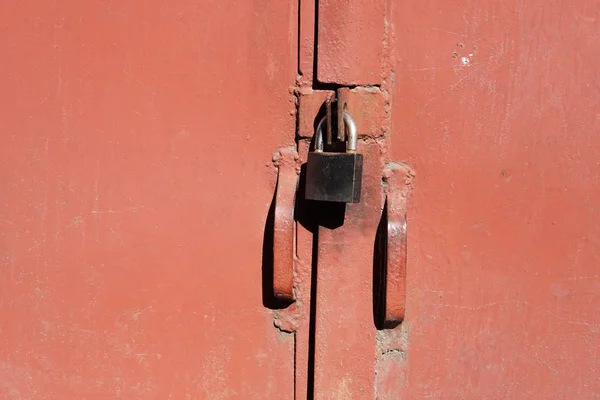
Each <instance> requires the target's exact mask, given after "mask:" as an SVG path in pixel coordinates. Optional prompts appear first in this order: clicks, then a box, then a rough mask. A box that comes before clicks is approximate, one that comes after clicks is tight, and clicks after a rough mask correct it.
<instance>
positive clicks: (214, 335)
mask: <svg viewBox="0 0 600 400" xmlns="http://www.w3.org/2000/svg"><path fill="white" fill-rule="evenodd" d="M295 9H296V7H295V6H294V5H293V4H291V3H289V2H280V1H251V2H239V1H196V0H194V1H188V0H178V1H168V2H164V1H162V2H159V1H144V2H139V1H130V0H127V1H110V0H101V1H95V2H87V1H83V2H82V1H71V0H60V1H53V2H47V1H35V0H27V1H18V2H16V1H5V2H2V3H1V4H0V35H1V36H0V59H1V62H0V79H1V81H0V82H1V84H0V86H1V88H2V89H1V94H0V109H1V114H2V117H1V118H0V133H1V137H2V146H1V150H0V159H1V162H0V199H1V200H0V215H1V218H0V260H1V264H0V265H1V269H0V293H1V294H0V316H1V319H2V324H1V327H0V343H1V346H0V398H2V399H86V398H87V399H101V398H102V399H161V400H163V399H226V398H241V399H279V398H282V399H285V398H291V397H292V395H293V373H294V370H293V368H294V357H293V349H294V343H293V335H290V334H287V333H283V332H280V331H278V330H277V329H275V328H274V327H273V320H272V315H271V311H270V310H269V309H268V308H265V307H264V304H263V300H262V299H261V286H262V276H261V263H262V259H261V258H262V245H263V231H264V227H265V218H266V216H267V211H268V209H269V206H270V203H271V198H272V195H273V191H274V186H275V179H276V170H275V167H274V166H273V165H272V163H271V158H272V153H273V150H274V149H276V148H277V147H279V146H282V145H285V144H293V139H294V116H293V102H292V99H293V95H292V93H290V91H289V87H290V86H292V85H293V83H294V80H295V78H296V63H295V51H296V50H295V49H296V34H295V32H296V30H297V27H296V16H295V15H296V14H295ZM267 305H268V304H267Z"/></svg>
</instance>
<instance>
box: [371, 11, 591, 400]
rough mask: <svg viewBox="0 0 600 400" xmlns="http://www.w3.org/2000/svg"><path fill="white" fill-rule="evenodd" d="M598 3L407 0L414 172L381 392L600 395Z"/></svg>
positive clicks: (407, 127)
mask: <svg viewBox="0 0 600 400" xmlns="http://www.w3.org/2000/svg"><path fill="white" fill-rule="evenodd" d="M599 7H600V3H598V2H597V1H592V2H584V1H551V2H547V1H530V2H521V1H508V2H507V1H490V2H484V3H482V2H478V1H471V0H457V1H451V2H443V1H433V0H430V1H420V2H418V1H410V2H403V3H402V4H400V3H398V4H396V5H395V9H394V19H393V21H394V26H395V31H396V40H395V43H396V46H395V51H396V56H397V68H396V71H395V76H396V85H395V91H394V106H393V118H394V120H393V122H394V131H393V132H394V133H393V143H392V151H393V157H394V158H396V159H399V160H402V161H405V162H407V163H408V164H410V165H411V166H412V167H413V168H414V170H415V171H416V178H415V182H414V192H413V193H412V197H411V201H410V209H409V213H408V216H409V222H408V235H409V237H408V271H407V275H408V278H407V279H408V304H407V312H406V320H405V322H404V324H405V329H406V331H407V332H408V335H409V347H408V351H407V355H406V356H407V357H406V361H403V362H402V365H404V366H403V367H402V366H401V365H399V364H394V372H393V373H394V374H396V375H395V378H391V376H389V378H390V380H388V381H387V384H388V386H387V387H386V388H385V390H387V391H388V392H387V393H382V396H383V397H382V398H398V396H401V397H402V398H407V399H413V398H437V399H453V398H456V399H500V398H530V399H591V398H595V397H598V393H600V381H599V380H598V349H599V348H600V336H599V329H598V328H599V326H600V325H599V324H600V308H599V307H598V306H597V304H598V301H599V300H600V280H599V277H598V265H599V261H600V258H599V257H600V255H599V254H600V253H599V252H598V248H599V246H600V228H599V227H600V224H599V222H600V220H599V217H598V200H599V198H600V189H599V187H600V186H599V184H600V178H599V177H600V164H599V163H598V158H599V155H600V153H599V150H598V149H599V148H600V147H599V144H600V143H599V142H598V140H599V136H598V134H597V132H598V129H599V128H600V119H599V117H598V116H599V115H600V108H599V104H600V103H599V102H598V99H599V95H598V89H599V88H600V73H599V69H598V67H597V63H598V60H599V57H600V50H599V47H598V45H597V40H596V35H597V32H598V31H599V30H600V25H599V24H600V20H599V19H598V8H599ZM382 373H383V372H382ZM403 373H405V374H406V379H403V378H402V374H403ZM394 379H395V387H394V385H393V384H390V381H393V380H394ZM392 393H393V394H392ZM385 396H388V397H385Z"/></svg>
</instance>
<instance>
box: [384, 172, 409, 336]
mask: <svg viewBox="0 0 600 400" xmlns="http://www.w3.org/2000/svg"><path fill="white" fill-rule="evenodd" d="M385 175H386V178H387V183H388V190H387V199H386V201H387V207H386V209H387V218H386V220H387V227H386V228H387V235H386V236H387V237H386V246H385V248H386V255H385V258H384V259H385V262H386V265H385V309H384V316H383V318H384V324H385V326H388V327H393V326H396V325H398V324H399V323H401V322H402V321H403V320H404V313H405V308H406V249H407V231H406V230H407V219H406V206H407V197H408V194H409V192H410V189H411V184H412V178H413V176H414V174H413V172H412V171H411V170H410V168H408V167H406V166H404V165H401V164H396V163H391V164H390V165H388V166H387V168H386V171H385Z"/></svg>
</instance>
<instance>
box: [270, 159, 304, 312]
mask: <svg viewBox="0 0 600 400" xmlns="http://www.w3.org/2000/svg"><path fill="white" fill-rule="evenodd" d="M297 160H298V153H296V150H295V149H291V148H290V149H281V150H280V151H279V156H278V157H277V159H276V160H275V164H276V165H277V167H278V170H279V172H278V175H277V189H276V190H277V192H276V194H275V220H274V223H273V230H274V232H273V294H274V296H275V297H276V298H278V299H283V300H288V301H293V300H294V227H295V221H294V203H295V199H296V189H297V187H298V170H297V168H298V167H297Z"/></svg>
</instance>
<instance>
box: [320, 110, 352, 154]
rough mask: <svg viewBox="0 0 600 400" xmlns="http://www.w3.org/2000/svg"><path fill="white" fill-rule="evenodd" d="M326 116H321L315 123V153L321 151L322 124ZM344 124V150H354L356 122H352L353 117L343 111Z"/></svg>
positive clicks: (350, 151)
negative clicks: (345, 145) (346, 136)
mask: <svg viewBox="0 0 600 400" xmlns="http://www.w3.org/2000/svg"><path fill="white" fill-rule="evenodd" d="M326 119H327V118H326V117H323V118H321V120H320V121H319V123H318V125H317V132H316V137H315V151H316V152H317V153H322V152H323V125H324V124H325V121H326ZM344 125H345V126H346V129H347V130H348V146H347V147H346V151H348V152H349V153H354V152H356V147H357V145H358V130H357V129H356V122H354V118H352V116H350V114H348V113H347V112H345V113H344Z"/></svg>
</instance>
